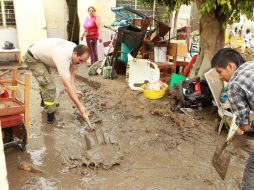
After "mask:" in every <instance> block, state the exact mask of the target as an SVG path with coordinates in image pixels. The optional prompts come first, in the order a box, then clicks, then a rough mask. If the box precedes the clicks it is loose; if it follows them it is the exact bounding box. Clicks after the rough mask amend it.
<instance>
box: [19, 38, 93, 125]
mask: <svg viewBox="0 0 254 190" xmlns="http://www.w3.org/2000/svg"><path fill="white" fill-rule="evenodd" d="M88 58H89V49H88V47H87V46H84V45H76V44H74V43H73V42H69V41H66V40H63V39H57V38H47V39H42V40H40V41H38V42H36V43H35V44H33V45H32V46H30V48H29V49H28V50H27V52H26V54H25V55H24V57H23V61H24V62H26V64H27V66H28V68H29V69H30V70H31V71H32V73H33V75H34V77H35V78H36V80H37V81H38V83H39V86H40V89H41V98H42V103H41V105H42V106H43V107H44V110H45V112H46V113H47V122H48V123H53V121H54V119H55V115H54V113H55V111H56V108H57V103H56V102H54V101H55V95H56V85H55V84H54V82H53V80H52V78H51V77H50V75H49V72H48V69H49V68H50V67H55V68H57V70H58V72H59V74H60V76H61V78H62V82H63V85H64V87H65V90H66V91H67V93H68V95H69V97H70V99H71V100H72V101H73V102H74V103H75V104H76V106H77V107H78V109H79V111H80V113H81V115H84V114H87V110H86V108H85V107H84V106H83V105H82V103H81V102H80V101H79V98H78V95H81V94H82V93H81V92H80V91H77V90H76V85H75V71H74V65H78V64H82V63H84V62H86V61H87V59H88Z"/></svg>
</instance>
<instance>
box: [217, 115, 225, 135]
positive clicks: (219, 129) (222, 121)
mask: <svg viewBox="0 0 254 190" xmlns="http://www.w3.org/2000/svg"><path fill="white" fill-rule="evenodd" d="M224 121H225V118H224V116H223V117H222V119H221V120H220V125H219V128H218V133H221V130H222V127H223V125H224Z"/></svg>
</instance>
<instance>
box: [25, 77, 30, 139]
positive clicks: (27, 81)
mask: <svg viewBox="0 0 254 190" xmlns="http://www.w3.org/2000/svg"><path fill="white" fill-rule="evenodd" d="M24 96H25V102H24V103H25V128H26V132H27V138H26V143H28V136H29V127H30V106H29V104H30V101H29V100H30V74H28V73H26V74H25V94H24Z"/></svg>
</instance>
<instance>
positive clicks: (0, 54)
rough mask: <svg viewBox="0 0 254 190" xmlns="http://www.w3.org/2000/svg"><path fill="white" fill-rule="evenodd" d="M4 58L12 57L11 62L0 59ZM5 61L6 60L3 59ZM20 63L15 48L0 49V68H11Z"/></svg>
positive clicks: (18, 53) (17, 51) (18, 52)
mask: <svg viewBox="0 0 254 190" xmlns="http://www.w3.org/2000/svg"><path fill="white" fill-rule="evenodd" d="M4 56H13V57H14V59H13V60H4V59H1V57H4ZM5 59H6V58H5ZM20 63H21V55H20V50H19V49H17V48H15V49H2V48H0V67H1V68H3V67H12V66H17V65H19V64H20Z"/></svg>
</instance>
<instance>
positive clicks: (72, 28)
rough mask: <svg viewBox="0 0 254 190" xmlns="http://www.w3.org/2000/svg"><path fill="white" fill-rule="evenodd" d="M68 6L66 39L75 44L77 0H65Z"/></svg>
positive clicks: (77, 35)
mask: <svg viewBox="0 0 254 190" xmlns="http://www.w3.org/2000/svg"><path fill="white" fill-rule="evenodd" d="M66 2H67V5H68V8H69V21H68V25H67V34H68V40H69V41H72V42H74V43H76V44H78V43H79V30H80V25H79V17H78V3H77V0H66Z"/></svg>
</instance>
